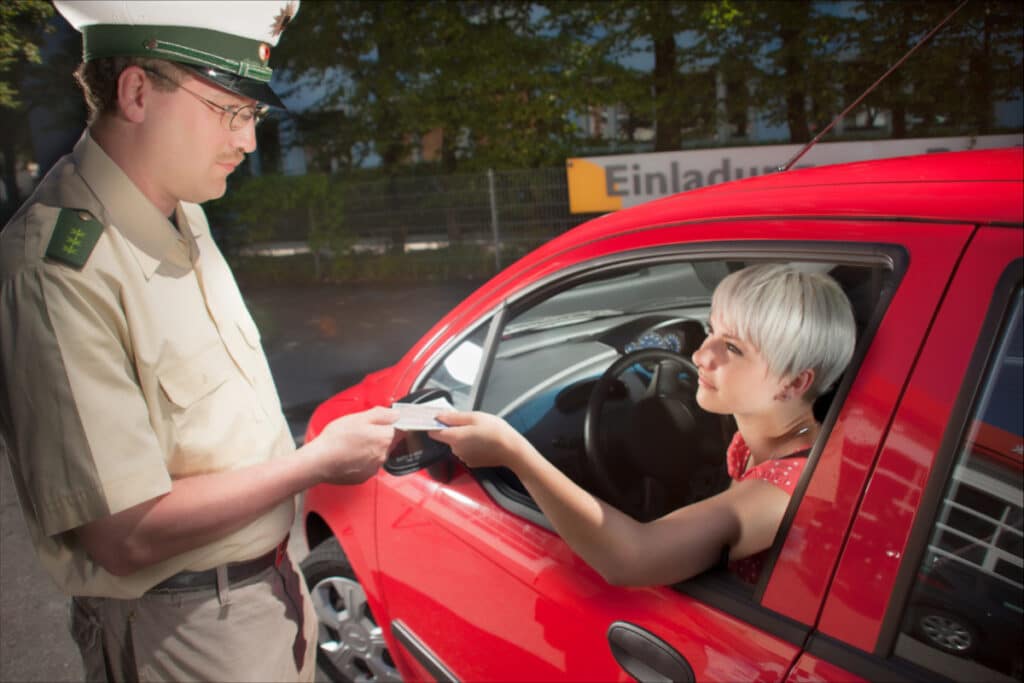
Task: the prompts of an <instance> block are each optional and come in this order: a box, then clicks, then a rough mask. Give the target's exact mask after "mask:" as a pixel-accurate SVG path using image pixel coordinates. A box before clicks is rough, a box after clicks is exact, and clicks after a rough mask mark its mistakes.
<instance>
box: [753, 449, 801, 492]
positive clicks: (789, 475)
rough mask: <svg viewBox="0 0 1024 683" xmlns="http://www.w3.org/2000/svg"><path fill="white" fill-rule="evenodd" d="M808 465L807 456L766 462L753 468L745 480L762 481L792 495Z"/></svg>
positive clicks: (794, 456)
mask: <svg viewBox="0 0 1024 683" xmlns="http://www.w3.org/2000/svg"><path fill="white" fill-rule="evenodd" d="M806 464H807V455H806V453H804V454H803V455H797V454H794V455H790V456H785V457H782V458H777V459H773V460H765V461H764V462H763V463H761V464H760V465H756V466H754V467H751V468H750V469H749V470H748V471H747V473H746V476H745V477H744V479H760V480H762V481H767V482H768V483H770V484H774V485H775V486H778V487H779V488H780V489H782V490H783V491H785V492H786V493H789V494H792V493H793V489H794V488H796V483H797V481H799V479H800V475H801V474H802V473H803V471H804V466H805V465H806Z"/></svg>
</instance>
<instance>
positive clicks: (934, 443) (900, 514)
mask: <svg viewBox="0 0 1024 683" xmlns="http://www.w3.org/2000/svg"><path fill="white" fill-rule="evenodd" d="M1021 264H1022V259H1021V231H1020V229H1019V228H995V227H985V228H981V229H979V230H978V232H977V234H976V235H975V237H974V238H973V239H972V241H971V243H970V245H969V247H968V249H967V250H966V253H965V255H964V258H963V259H962V261H961V263H960V265H959V267H958V269H957V271H956V274H955V277H954V278H953V280H952V282H951V285H950V288H949V293H948V294H947V295H946V297H945V299H944V301H943V303H942V305H941V307H940V308H939V310H938V311H937V314H936V317H935V322H934V324H933V325H932V326H931V329H930V331H929V335H928V340H927V343H926V345H925V346H924V348H923V350H922V353H921V356H920V359H919V361H918V362H917V364H916V366H915V368H914V372H913V376H912V379H911V381H910V383H909V384H908V386H907V388H906V391H905V392H904V394H903V396H902V398H901V400H900V404H899V408H898V411H897V413H896V415H895V419H894V421H893V423H892V426H891V427H890V429H889V430H888V434H887V436H886V438H885V441H884V444H883V448H882V450H881V454H880V457H879V458H878V461H877V464H876V465H875V467H874V469H873V472H872V474H871V479H870V483H869V485H868V487H867V489H866V494H865V496H864V499H863V502H862V503H861V504H860V506H859V509H858V512H857V516H856V519H855V522H854V524H853V526H852V528H851V530H850V534H849V539H848V541H847V543H846V545H845V547H844V549H843V551H842V557H841V560H840V563H839V566H838V570H837V572H836V574H835V578H834V580H833V581H832V584H831V587H830V590H829V592H828V597H827V600H826V601H825V603H824V608H823V610H822V615H821V620H820V622H819V624H818V627H817V629H816V631H815V632H814V634H813V636H812V637H811V639H810V640H809V646H808V649H807V652H806V653H804V654H803V655H802V656H801V658H800V660H799V662H798V664H797V666H796V667H794V670H793V672H792V674H791V676H790V677H789V680H791V681H807V680H822V679H829V678H837V679H838V678H847V679H849V678H852V677H858V676H859V677H861V678H864V679H870V680H923V679H931V680H934V679H941V680H954V681H968V680H985V681H1004V680H1005V681H1012V680H1017V681H1020V680H1021V679H1022V677H1024V658H1022V656H1021V653H1020V647H1019V646H1020V643H1021V640H1022V637H1024V634H1022V623H1024V610H1022V607H1024V605H1022V589H1024V559H1022V504H1024V494H1022V489H1021V486H1022V484H1021V477H1022V465H1021V463H1022V456H1024V436H1022V431H1024V430H1022V423H1021V420H1022V417H1021V416H1022V415H1024V405H1022V386H1024V372H1022V366H1024V351H1022V336H1024V330H1022V325H1024V322H1022V316H1024V312H1022V308H1024V301H1022V296H1024V295H1022V292H1021V273H1022V265H1021Z"/></svg>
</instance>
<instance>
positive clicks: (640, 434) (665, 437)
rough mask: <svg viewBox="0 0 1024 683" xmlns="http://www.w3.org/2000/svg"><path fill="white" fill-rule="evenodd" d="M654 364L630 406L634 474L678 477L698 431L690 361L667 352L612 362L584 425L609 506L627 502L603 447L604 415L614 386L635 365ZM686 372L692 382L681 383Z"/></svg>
mask: <svg viewBox="0 0 1024 683" xmlns="http://www.w3.org/2000/svg"><path fill="white" fill-rule="evenodd" d="M652 362H653V363H654V364H655V365H654V373H653V375H652V377H651V380H650V382H649V383H648V385H647V387H646V388H645V389H644V391H643V394H642V395H641V397H640V399H639V400H638V401H636V403H635V404H634V405H632V406H631V407H630V413H629V425H630V434H629V438H628V439H626V440H625V444H624V446H625V451H626V457H628V459H629V460H630V465H631V469H632V470H633V471H636V472H639V473H640V474H643V475H646V476H649V477H653V478H655V479H677V478H679V477H680V469H681V465H680V458H685V457H686V456H685V455H683V454H681V451H684V450H685V449H686V444H687V443H688V442H689V443H693V442H694V438H693V437H696V436H697V432H698V431H699V426H698V422H697V419H696V411H697V410H698V407H697V399H696V393H697V367H696V366H695V365H694V364H693V363H692V362H690V360H688V359H687V358H685V357H683V356H682V355H680V354H678V353H675V352H673V351H666V350H663V349H642V350H640V351H634V352H631V353H627V354H625V355H623V356H622V357H621V358H619V359H618V360H616V361H615V362H614V363H612V364H611V365H610V366H609V367H608V369H607V370H605V371H604V374H603V375H601V379H599V380H598V381H597V384H595V385H594V388H593V390H592V391H591V394H590V401H589V403H588V404H587V414H586V417H585V418H584V423H583V441H584V446H585V450H586V455H587V461H588V464H589V466H590V469H591V471H592V472H593V473H594V474H595V476H596V478H597V479H598V482H599V483H600V485H601V486H602V487H603V488H604V489H605V491H606V494H607V495H608V496H609V497H610V498H612V500H609V501H608V502H609V503H611V504H613V505H616V507H620V508H621V507H622V505H623V504H624V503H625V501H626V489H625V487H624V485H623V484H621V483H619V482H618V481H616V479H615V478H614V477H612V476H611V468H610V464H611V455H612V454H611V453H608V452H606V448H605V447H604V446H603V445H602V444H601V433H602V429H601V427H602V411H603V408H604V405H605V402H606V401H607V399H608V396H609V393H610V392H611V390H612V388H613V386H614V383H615V382H617V381H618V378H619V376H620V375H622V374H623V373H625V372H626V371H627V370H629V369H630V368H632V367H633V366H634V365H636V364H637V363H652ZM684 372H685V373H686V374H687V375H688V376H689V378H690V381H685V380H684V381H681V380H680V378H679V375H680V374H681V373H684Z"/></svg>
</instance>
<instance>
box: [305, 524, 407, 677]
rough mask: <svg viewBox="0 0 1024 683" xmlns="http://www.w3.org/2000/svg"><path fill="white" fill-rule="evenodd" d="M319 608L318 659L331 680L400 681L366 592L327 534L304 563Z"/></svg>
mask: <svg viewBox="0 0 1024 683" xmlns="http://www.w3.org/2000/svg"><path fill="white" fill-rule="evenodd" d="M301 567H302V574H303V576H304V577H305V579H306V586H307V587H308V588H309V593H310V596H311V597H312V598H313V606H314V607H315V608H316V616H317V621H319V628H318V630H317V647H316V661H317V664H318V666H319V668H320V670H321V671H322V672H323V673H324V674H326V675H327V677H328V678H329V680H332V681H341V682H345V683H348V682H352V683H354V682H356V681H360V682H362V681H366V682H368V683H369V682H373V683H377V682H380V683H385V682H389V681H401V680H402V679H401V677H400V676H399V674H398V670H397V669H396V668H395V664H394V661H393V660H392V659H391V653H390V652H388V648H387V643H386V642H385V641H384V632H383V630H382V629H381V627H380V626H379V625H378V624H377V621H376V620H375V619H374V617H373V614H372V612H371V611H370V606H369V604H367V602H366V592H365V591H364V590H363V587H362V585H360V583H359V579H358V578H357V577H356V575H355V572H353V571H352V566H351V565H350V564H349V562H348V558H346V557H345V553H344V552H343V551H342V549H341V546H339V545H338V541H337V540H336V539H334V538H329V539H327V540H326V541H324V542H323V543H321V544H320V545H318V546H317V547H316V548H314V549H313V551H312V552H311V553H310V554H309V555H308V556H307V557H306V559H304V560H303V561H302V563H301Z"/></svg>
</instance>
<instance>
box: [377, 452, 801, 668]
mask: <svg viewBox="0 0 1024 683" xmlns="http://www.w3.org/2000/svg"><path fill="white" fill-rule="evenodd" d="M379 495H380V501H379V518H378V524H379V527H378V528H379V531H380V534H379V538H380V546H379V552H380V562H381V564H382V565H383V566H386V567H388V568H389V571H388V572H387V573H386V574H384V575H382V576H381V581H382V585H381V588H382V590H383V592H384V594H385V595H386V596H387V601H388V606H389V610H388V611H389V612H390V613H392V614H401V615H402V617H401V622H402V623H401V625H400V626H399V628H400V629H403V630H404V631H405V632H406V633H407V634H409V635H410V636H411V637H412V638H415V639H416V640H417V641H418V643H419V644H421V645H422V646H423V647H422V651H423V652H422V653H421V655H420V658H421V661H420V662H418V663H417V664H415V665H414V668H416V669H417V670H419V671H422V672H423V673H424V675H432V676H435V677H436V676H437V672H436V671H434V672H431V671H430V669H429V668H428V667H425V666H424V665H423V663H422V658H423V657H424V656H425V654H424V653H426V652H429V653H430V654H431V655H432V656H433V658H434V659H435V660H436V661H438V662H440V663H441V664H442V665H443V666H444V667H445V669H446V670H447V671H448V672H449V673H450V674H451V675H452V676H453V677H454V678H455V679H458V680H464V681H471V680H502V679H505V678H507V677H508V675H509V672H514V675H515V678H516V679H517V680H524V681H526V680H535V681H557V680H606V681H607V680H623V681H626V680H631V679H630V677H629V676H628V675H627V674H626V673H625V672H624V671H623V669H622V667H621V666H620V665H619V664H618V663H617V662H616V661H615V659H614V657H613V655H612V648H611V647H610V645H609V627H610V626H612V624H614V623H623V622H624V623H628V624H633V625H635V626H637V627H639V628H640V629H642V630H644V631H646V632H648V633H649V634H656V637H657V638H659V639H661V640H663V641H664V642H665V643H667V645H668V646H669V647H671V648H672V649H674V650H675V651H677V652H678V653H679V654H681V655H682V657H683V658H685V660H686V661H687V663H688V665H689V667H690V668H692V670H693V673H694V674H695V676H696V678H697V679H698V680H721V681H734V680H749V681H753V680H778V679H779V678H781V677H782V676H783V675H784V674H785V671H786V670H787V669H788V667H789V665H790V663H791V662H792V661H793V659H794V658H795V656H796V654H797V652H798V646H797V645H795V644H793V643H790V642H787V641H785V640H782V639H781V638H776V637H774V636H770V635H768V634H766V633H764V632H763V631H760V630H759V629H756V628H754V627H753V626H751V625H749V624H746V623H744V622H743V621H741V620H739V619H734V618H731V617H726V616H725V615H722V614H720V613H718V612H716V611H715V610H713V609H710V608H708V607H707V606H706V605H703V604H701V603H700V602H698V601H697V600H695V599H693V598H691V597H689V596H687V595H683V594H680V593H677V592H675V591H673V590H671V589H669V588H660V587H659V588H617V587H614V586H610V585H608V584H607V583H606V582H605V581H604V580H603V579H602V578H601V577H600V576H599V575H598V574H597V573H596V572H594V571H593V570H592V569H590V567H588V566H587V565H586V564H584V563H583V562H582V561H581V560H580V559H579V558H577V557H576V555H575V554H573V553H572V551H571V550H569V548H568V546H566V545H565V543H564V542H563V541H562V540H561V539H559V538H558V537H557V536H555V535H554V534H552V533H551V532H548V531H546V530H544V529H542V528H540V527H537V526H536V525H534V524H532V523H531V522H528V521H526V520H524V519H522V518H520V517H518V516H516V515H513V514H512V513H509V512H507V511H505V510H503V509H501V508H498V507H497V506H495V505H494V503H493V502H492V501H491V500H490V499H489V498H488V497H487V496H486V494H484V493H483V490H482V489H481V488H480V485H479V484H478V483H477V481H476V480H475V479H474V478H473V477H472V476H471V475H470V474H468V473H466V472H460V473H459V474H457V475H456V476H455V477H454V478H453V479H452V480H451V481H450V482H448V483H446V484H444V485H442V484H440V483H439V482H437V481H435V480H434V479H433V478H432V477H431V475H430V474H429V473H427V472H419V473H416V474H414V475H410V476H407V477H401V478H398V477H395V478H389V479H387V480H385V481H382V486H381V489H380V492H379ZM425 535H428V536H429V537H428V538H424V536H425ZM423 547H437V548H444V549H445V552H444V553H437V554H430V555H429V556H423V554H422V553H421V552H420V551H418V550H417V549H419V548H423ZM391 628H392V629H394V625H392V626H391ZM613 637H614V636H613ZM639 638H640V639H639V640H638V641H636V642H634V643H632V644H631V643H629V642H626V643H624V644H622V645H621V647H623V648H626V649H627V650H629V649H630V648H633V649H634V651H633V652H632V655H633V656H634V657H639V658H641V659H643V658H645V657H647V656H648V654H649V653H648V652H645V649H646V644H647V643H650V642H652V641H651V640H649V639H645V638H650V636H644V635H643V634H641V635H640V637H639ZM398 656H401V657H403V658H405V659H406V660H407V662H408V661H409V660H416V659H417V657H416V655H415V654H412V653H409V652H408V651H404V652H400V653H398ZM679 678H681V677H679Z"/></svg>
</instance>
